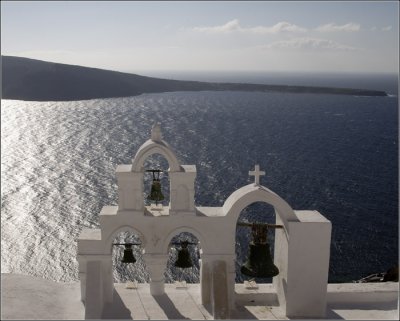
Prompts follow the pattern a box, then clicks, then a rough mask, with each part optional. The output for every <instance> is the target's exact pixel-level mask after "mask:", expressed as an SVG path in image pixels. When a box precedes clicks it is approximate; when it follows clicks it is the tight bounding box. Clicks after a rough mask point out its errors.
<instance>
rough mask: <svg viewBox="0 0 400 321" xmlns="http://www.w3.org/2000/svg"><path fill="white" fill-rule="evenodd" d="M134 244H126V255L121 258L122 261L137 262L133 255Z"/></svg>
mask: <svg viewBox="0 0 400 321" xmlns="http://www.w3.org/2000/svg"><path fill="white" fill-rule="evenodd" d="M132 245H133V244H130V243H126V244H125V249H124V256H123V257H122V260H121V262H122V263H135V262H136V259H135V257H134V256H133V250H132Z"/></svg>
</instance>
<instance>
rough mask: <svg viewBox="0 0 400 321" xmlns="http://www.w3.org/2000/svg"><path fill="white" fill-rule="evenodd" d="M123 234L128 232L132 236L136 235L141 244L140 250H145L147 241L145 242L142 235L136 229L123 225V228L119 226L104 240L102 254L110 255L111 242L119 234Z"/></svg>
mask: <svg viewBox="0 0 400 321" xmlns="http://www.w3.org/2000/svg"><path fill="white" fill-rule="evenodd" d="M123 232H129V233H132V234H136V235H137V236H138V237H139V239H140V241H141V243H142V245H141V246H142V248H143V249H144V248H146V244H147V240H146V237H145V236H144V234H143V233H142V232H141V231H139V230H138V229H137V228H134V227H132V226H129V225H124V226H120V227H118V228H116V229H114V230H113V231H112V232H111V233H110V234H109V236H108V237H107V238H106V242H105V249H104V253H106V254H110V255H111V254H112V248H113V245H112V244H113V241H114V239H115V238H116V237H117V236H118V235H119V234H121V233H123Z"/></svg>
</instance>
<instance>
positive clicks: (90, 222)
mask: <svg viewBox="0 0 400 321" xmlns="http://www.w3.org/2000/svg"><path fill="white" fill-rule="evenodd" d="M147 75H149V76H159V77H164V78H169V79H191V80H201V81H231V82H249V83H266V84H287V85H317V86H333V87H350V88H363V89H376V90H386V91H387V92H388V93H389V96H388V97H357V96H345V95H326V94H291V93H276V92H275V93H273V92H268V93H267V92H265V93H264V92H232V91H220V92H211V91H204V92H171V93H157V94H143V95H140V96H135V97H125V98H113V99H92V100H83V101H69V102H51V101H48V102H34V101H18V100H2V101H1V272H2V273H20V274H27V275H32V276H36V277H41V278H45V279H49V280H53V281H59V282H72V281H77V280H78V263H77V261H76V253H77V238H78V236H79V234H80V232H81V231H82V229H84V228H98V227H99V212H100V210H101V208H102V207H103V206H106V205H117V202H118V195H117V182H116V177H115V168H116V166H117V165H118V164H129V163H131V162H132V158H133V157H134V155H135V153H136V151H137V149H138V148H139V147H140V146H141V144H142V143H143V142H144V141H146V140H147V139H148V138H149V136H150V130H151V127H152V125H153V124H154V123H156V122H159V123H161V126H162V132H163V137H164V139H165V140H166V141H167V142H168V143H169V144H170V145H171V146H172V147H173V149H174V151H175V153H176V155H177V157H178V159H179V160H180V162H181V163H182V164H194V165H196V167H197V178H196V182H195V193H196V194H195V202H196V205H197V206H222V205H223V203H224V201H225V200H226V199H227V198H228V197H229V195H230V194H231V193H233V192H234V191H235V190H236V189H238V188H240V187H242V186H244V185H246V184H249V183H250V182H252V181H253V180H254V178H253V177H250V176H249V175H248V172H249V170H252V169H254V165H255V164H259V165H260V167H261V169H262V170H264V171H265V172H266V174H265V176H262V177H261V184H262V185H264V186H266V187H267V188H269V189H271V190H272V191H274V192H275V193H277V194H278V195H280V196H281V197H282V198H283V199H285V200H286V201H287V202H288V203H289V204H290V205H291V206H292V208H294V209H295V210H316V211H319V212H320V213H321V214H322V215H324V216H325V217H326V218H327V219H329V220H330V221H331V222H332V243H331V252H330V269H329V282H332V283H339V282H352V281H354V280H357V279H360V278H362V277H365V276H367V275H369V274H372V273H378V272H385V271H386V270H388V269H389V268H391V267H392V266H394V265H396V264H397V263H398V252H399V246H398V244H399V242H398V229H399V224H398V223H399V219H398V209H399V206H398V195H399V194H398V183H399V182H398V177H399V176H398V152H399V150H398V137H399V136H398V134H399V133H398V130H399V123H398V121H399V117H398V116H399V115H398V90H397V89H398V77H397V75H392V74H322V73H319V74H296V73H286V74H285V73H272V74H271V73H269V74H266V73H261V72H259V73H254V72H225V73H222V72H219V73H216V72H214V73H212V72H203V73H199V72H197V73H196V72H185V73H183V72H158V73H153V74H151V73H148V74H147ZM145 165H146V166H148V167H158V168H162V169H167V168H168V164H167V163H166V161H165V159H163V158H160V157H157V156H154V157H151V158H149V159H148V160H147V162H146V164H145ZM144 183H145V186H146V190H145V195H144V197H146V193H148V192H149V190H150V185H151V177H150V176H146V177H145V182H144ZM162 186H163V193H164V195H165V197H166V199H167V198H168V195H169V194H168V174H163V176H162ZM274 215H275V214H274V211H273V208H271V206H269V205H267V204H263V203H255V204H252V205H250V206H249V207H248V208H246V209H245V210H244V211H243V212H242V214H241V216H240V220H242V221H248V222H254V221H257V222H268V223H273V222H274V219H275V217H274ZM236 232H237V233H236V253H237V259H236V271H237V273H236V281H237V282H243V280H245V279H246V278H247V277H246V276H243V275H242V274H241V273H240V266H241V265H242V264H243V263H244V262H245V261H246V259H247V255H248V244H249V241H250V240H251V235H250V232H249V231H248V228H245V227H238V228H237V231H236ZM273 234H274V233H271V235H269V240H270V244H271V252H272V255H273V243H274V237H273V236H274V235H273ZM130 240H134V241H139V239H138V237H137V235H129V234H127V233H122V234H121V235H119V236H118V237H117V238H116V241H117V242H123V241H130ZM174 240H175V241H177V242H179V241H182V240H190V241H193V242H195V241H196V238H195V237H194V236H193V235H191V234H190V233H181V234H179V235H177V236H176V237H175V239H174ZM122 250H123V249H122V248H121V247H120V248H118V247H115V249H114V250H113V273H114V281H115V282H126V281H128V280H131V281H133V280H136V281H138V282H148V281H149V274H148V269H147V267H146V263H145V261H144V259H143V255H142V249H141V248H140V247H135V250H134V254H135V257H136V259H137V262H136V263H135V264H123V263H121V262H120V259H121V257H122V253H123V251H122ZM178 250H179V248H175V247H171V249H170V252H169V260H168V263H167V265H166V269H165V279H166V282H169V283H170V282H174V281H176V280H178V279H179V280H186V281H187V282H199V261H198V257H199V247H198V246H193V247H192V249H191V259H192V261H193V265H194V266H193V267H192V268H189V269H180V268H177V267H175V266H174V262H175V260H176V258H177V254H178ZM311 263H312V262H311ZM270 281H271V280H270V279H260V280H258V282H261V283H263V282H270Z"/></svg>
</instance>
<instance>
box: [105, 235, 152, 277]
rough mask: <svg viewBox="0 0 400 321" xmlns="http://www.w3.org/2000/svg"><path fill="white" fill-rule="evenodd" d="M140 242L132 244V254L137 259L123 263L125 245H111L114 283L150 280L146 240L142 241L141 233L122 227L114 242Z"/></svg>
mask: <svg viewBox="0 0 400 321" xmlns="http://www.w3.org/2000/svg"><path fill="white" fill-rule="evenodd" d="M130 242H133V243H140V244H141V245H134V246H132V254H133V256H134V257H135V259H136V262H135V263H123V262H121V261H122V258H123V257H124V250H125V249H126V247H125V246H124V245H116V246H113V245H112V246H111V261H112V265H111V268H112V278H113V283H125V282H128V281H129V282H139V283H143V282H149V280H150V275H149V268H148V265H147V262H146V260H145V257H144V254H145V253H144V246H143V244H144V242H143V241H142V239H141V237H140V235H139V233H137V231H134V229H132V228H125V229H122V230H121V229H120V232H117V233H116V234H115V237H114V238H113V240H112V244H116V243H119V244H125V243H130Z"/></svg>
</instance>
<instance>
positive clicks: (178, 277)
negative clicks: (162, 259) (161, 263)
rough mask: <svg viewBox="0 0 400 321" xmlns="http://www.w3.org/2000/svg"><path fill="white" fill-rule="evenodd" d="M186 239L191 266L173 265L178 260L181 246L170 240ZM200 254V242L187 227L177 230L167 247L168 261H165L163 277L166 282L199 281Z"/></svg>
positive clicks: (178, 241) (181, 240)
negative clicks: (181, 230)
mask: <svg viewBox="0 0 400 321" xmlns="http://www.w3.org/2000/svg"><path fill="white" fill-rule="evenodd" d="M183 241H188V242H190V243H194V244H190V245H188V250H189V253H190V258H191V261H192V263H193V266H192V267H190V268H184V269H182V268H179V267H176V266H175V263H176V261H177V260H178V257H179V256H178V255H179V251H180V250H181V246H180V245H179V244H173V243H172V242H177V243H180V242H183ZM200 256H201V242H200V240H199V239H198V238H197V237H196V236H195V235H194V234H193V233H191V232H189V231H188V230H187V229H186V230H184V231H183V232H177V234H175V235H174V236H173V237H172V238H171V240H170V246H169V249H168V261H167V262H166V266H165V272H164V277H165V280H166V281H167V282H168V283H173V282H175V281H186V282H188V283H199V282H200V265H201V261H200Z"/></svg>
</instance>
